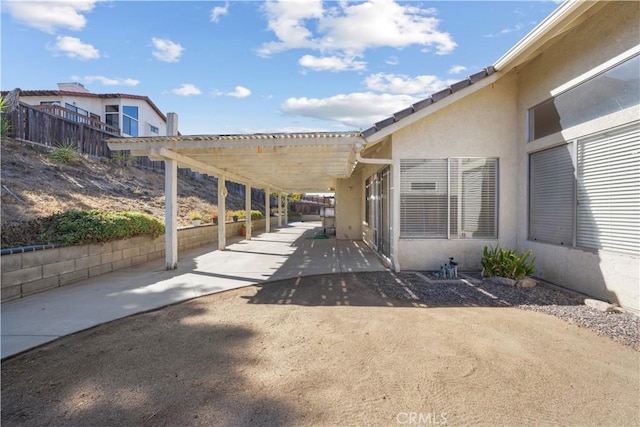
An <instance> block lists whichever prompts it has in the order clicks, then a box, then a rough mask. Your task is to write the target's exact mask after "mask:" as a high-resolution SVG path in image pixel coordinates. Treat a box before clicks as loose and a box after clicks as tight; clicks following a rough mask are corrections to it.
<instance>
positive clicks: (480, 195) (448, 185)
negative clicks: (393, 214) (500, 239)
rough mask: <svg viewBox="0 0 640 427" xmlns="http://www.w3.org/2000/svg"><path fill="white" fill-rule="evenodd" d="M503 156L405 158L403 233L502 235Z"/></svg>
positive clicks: (437, 236) (409, 235)
mask: <svg viewBox="0 0 640 427" xmlns="http://www.w3.org/2000/svg"><path fill="white" fill-rule="evenodd" d="M497 182H498V160H497V159H485V158H451V159H410V160H401V161H400V234H401V237H403V238H435V239H446V238H454V239H455V238H496V237H497V229H498V227H497V204H498V203H497V202H498V191H497Z"/></svg>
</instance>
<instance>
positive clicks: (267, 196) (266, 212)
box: [264, 187, 271, 233]
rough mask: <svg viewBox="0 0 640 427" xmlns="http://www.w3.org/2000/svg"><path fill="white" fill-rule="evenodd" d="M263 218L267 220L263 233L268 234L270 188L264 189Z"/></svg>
mask: <svg viewBox="0 0 640 427" xmlns="http://www.w3.org/2000/svg"><path fill="white" fill-rule="evenodd" d="M264 216H265V218H267V221H266V223H265V226H264V227H265V231H266V232H267V233H269V232H270V231H271V188H270V187H267V188H265V189H264Z"/></svg>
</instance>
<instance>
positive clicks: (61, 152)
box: [49, 143, 80, 165]
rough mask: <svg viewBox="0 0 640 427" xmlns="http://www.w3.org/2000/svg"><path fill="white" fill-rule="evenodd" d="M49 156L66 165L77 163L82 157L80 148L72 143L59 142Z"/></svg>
mask: <svg viewBox="0 0 640 427" xmlns="http://www.w3.org/2000/svg"><path fill="white" fill-rule="evenodd" d="M49 157H50V158H51V159H52V160H53V161H54V162H56V163H62V164H65V165H68V164H72V163H76V162H77V161H78V159H79V158H80V152H79V151H78V148H77V147H76V146H74V145H72V144H70V143H67V144H58V146H57V147H56V148H54V149H53V151H52V152H51V153H50V154H49Z"/></svg>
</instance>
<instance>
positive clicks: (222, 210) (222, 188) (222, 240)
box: [218, 175, 227, 251]
mask: <svg viewBox="0 0 640 427" xmlns="http://www.w3.org/2000/svg"><path fill="white" fill-rule="evenodd" d="M226 198H227V186H226V179H225V178H224V176H222V175H221V176H219V177H218V250H219V251H224V250H225V249H226V247H227V228H226V224H225V218H226V216H227V212H226V210H227V209H226V203H225V202H226Z"/></svg>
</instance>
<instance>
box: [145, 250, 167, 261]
mask: <svg viewBox="0 0 640 427" xmlns="http://www.w3.org/2000/svg"><path fill="white" fill-rule="evenodd" d="M163 256H164V251H157V252H151V253H150V254H148V255H147V260H149V261H151V260H153V259H160V258H162V257H163Z"/></svg>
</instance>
